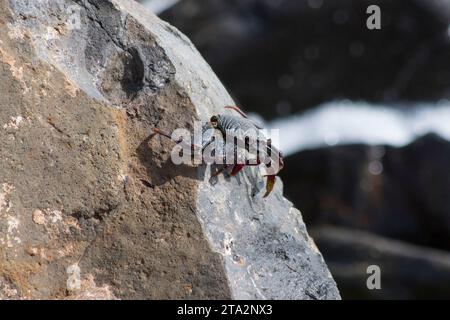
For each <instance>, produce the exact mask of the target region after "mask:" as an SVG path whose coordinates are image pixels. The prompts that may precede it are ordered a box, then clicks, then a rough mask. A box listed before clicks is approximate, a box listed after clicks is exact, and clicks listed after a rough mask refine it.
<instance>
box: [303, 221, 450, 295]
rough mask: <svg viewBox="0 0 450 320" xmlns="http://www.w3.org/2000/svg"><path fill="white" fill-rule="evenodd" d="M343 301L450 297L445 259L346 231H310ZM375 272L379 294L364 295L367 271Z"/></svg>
mask: <svg viewBox="0 0 450 320" xmlns="http://www.w3.org/2000/svg"><path fill="white" fill-rule="evenodd" d="M311 234H312V236H313V237H314V239H315V240H316V243H317V245H318V246H319V247H320V250H321V251H322V253H323V255H324V256H325V259H326V261H327V263H328V266H329V267H330V270H331V272H332V274H333V277H334V278H335V279H336V282H337V283H338V284H339V290H340V292H341V294H342V295H343V296H344V297H346V298H347V299H443V298H448V297H450V286H449V285H448V284H449V283H450V253H448V252H446V251H440V250H435V249H429V248H424V247H419V246H413V245H410V244H407V243H405V242H400V241H395V240H391V239H389V238H384V237H380V236H376V235H373V234H370V233H366V232H361V231H355V230H353V229H347V228H337V227H329V226H328V227H321V228H318V229H314V230H311ZM371 265H376V266H379V268H380V275H381V277H380V284H381V289H380V290H377V289H372V290H369V289H368V287H367V278H368V277H369V276H370V275H373V272H371V273H368V272H367V268H368V267H369V266H371Z"/></svg>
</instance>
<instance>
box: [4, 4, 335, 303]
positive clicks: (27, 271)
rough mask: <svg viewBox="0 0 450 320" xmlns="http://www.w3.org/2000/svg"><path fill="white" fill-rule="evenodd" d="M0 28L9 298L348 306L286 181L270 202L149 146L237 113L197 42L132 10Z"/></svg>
mask: <svg viewBox="0 0 450 320" xmlns="http://www.w3.org/2000/svg"><path fill="white" fill-rule="evenodd" d="M0 22H1V25H2V29H1V31H0V106H1V108H0V122H1V128H0V135H1V136H0V144H1V148H0V158H1V161H2V169H1V170H0V298H11V299H15V298H22V299H31V298H69V299H131V298H137V299H152V298H153V299H156V298H199V299H203V298H213V299H214V298H257V299H264V298H268V299H270V298H286V299H338V298H339V293H338V290H337V288H336V285H335V283H334V280H333V279H332V276H331V274H330V273H329V271H328V269H327V266H326V264H325V262H324V261H323V259H322V256H321V254H320V253H319V251H318V250H317V249H316V247H315V245H314V243H313V241H312V240H311V238H309V236H308V234H307V232H306V228H305V225H304V223H303V221H302V217H301V214H300V212H299V211H298V210H296V209H295V208H293V207H292V204H291V203H290V202H288V201H287V200H285V199H284V198H283V197H282V186H281V181H279V182H278V183H277V185H276V189H275V191H274V192H273V194H272V195H271V196H270V197H269V198H267V199H262V195H261V193H258V192H257V191H258V190H259V188H261V186H262V184H263V183H264V182H263V180H262V178H261V175H260V173H259V172H257V171H256V170H254V169H253V170H250V169H248V170H245V171H244V172H243V173H241V174H239V175H238V177H236V178H228V177H219V179H218V180H217V181H211V180H210V179H209V175H210V171H209V170H207V168H204V167H201V168H196V167H194V166H189V165H185V166H176V165H174V164H173V163H172V162H171V160H170V151H171V148H172V146H173V143H172V142H170V141H167V140H163V139H161V138H160V137H156V138H154V139H150V138H149V134H150V129H151V128H152V127H155V126H157V127H160V128H163V129H165V130H167V131H171V130H173V129H175V128H178V127H185V128H188V129H189V128H192V125H193V122H194V120H195V119H202V120H205V119H208V118H209V117H210V116H211V115H212V114H214V113H218V112H222V110H223V109H222V107H223V106H225V105H227V104H232V103H233V101H232V100H231V98H230V96H229V95H228V93H227V92H226V90H225V89H224V88H223V86H222V85H221V83H220V82H219V81H218V79H217V78H216V76H215V75H214V73H213V72H212V71H211V69H210V67H209V66H208V65H207V64H206V63H205V62H204V60H203V59H202V58H201V57H200V55H199V54H198V52H197V51H196V49H195V48H194V47H193V46H192V44H191V42H190V41H189V40H188V39H187V38H186V37H185V36H183V35H182V34H180V33H179V32H178V31H177V30H176V29H174V28H173V27H171V26H170V25H169V24H167V23H164V22H162V21H161V20H159V19H158V18H156V17H155V16H154V15H152V14H151V13H150V12H148V11H146V10H144V9H143V7H141V6H140V5H138V4H137V3H135V2H133V1H125V0H115V1H104V0H101V1H100V0H99V1H94V0H90V1H81V0H80V1H69V0H57V1H54V0H52V1H50V0H49V1H19V0H13V1H7V0H2V1H0ZM255 190H256V191H255Z"/></svg>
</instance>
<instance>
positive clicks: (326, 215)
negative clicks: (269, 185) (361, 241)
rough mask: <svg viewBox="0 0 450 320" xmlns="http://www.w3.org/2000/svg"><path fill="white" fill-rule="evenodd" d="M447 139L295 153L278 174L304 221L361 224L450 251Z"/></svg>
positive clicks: (449, 154) (449, 155)
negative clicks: (402, 145)
mask: <svg viewBox="0 0 450 320" xmlns="http://www.w3.org/2000/svg"><path fill="white" fill-rule="evenodd" d="M449 160H450V143H449V142H448V141H446V140H443V139H441V138H439V137H438V136H435V135H427V136H425V137H423V138H421V139H419V140H417V141H415V142H414V143H412V144H410V145H408V146H406V147H403V148H393V147H383V146H367V145H347V146H336V147H330V148H322V149H315V150H308V151H303V152H300V153H298V154H296V155H293V156H291V157H288V158H287V159H286V167H285V169H284V170H283V171H282V177H283V181H284V192H285V194H286V196H287V197H288V198H289V199H290V200H292V201H293V202H294V203H296V204H297V205H298V206H299V207H301V208H302V209H303V212H304V218H305V220H306V221H307V223H308V224H316V225H317V224H335V225H340V226H346V227H351V228H358V229H363V230H367V231H371V232H374V233H378V234H381V235H384V236H388V237H393V238H397V239H401V240H405V241H410V242H412V243H416V244H421V245H428V246H432V247H436V248H441V249H446V250H450V215H449V212H450V197H449V190H450V171H448V170H445V169H444V168H445V167H446V166H448V164H449Z"/></svg>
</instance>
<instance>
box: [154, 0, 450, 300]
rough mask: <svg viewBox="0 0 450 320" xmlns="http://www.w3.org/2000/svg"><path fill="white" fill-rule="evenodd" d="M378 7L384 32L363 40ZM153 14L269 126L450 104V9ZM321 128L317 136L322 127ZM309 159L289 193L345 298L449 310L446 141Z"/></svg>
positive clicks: (439, 4) (346, 5)
mask: <svg viewBox="0 0 450 320" xmlns="http://www.w3.org/2000/svg"><path fill="white" fill-rule="evenodd" d="M148 2H153V3H156V2H158V1H155V0H149V1H148ZM169 2H170V3H169ZM373 4H375V5H379V6H380V8H381V12H382V19H381V20H382V29H381V30H376V31H369V30H368V29H367V28H366V19H367V17H368V14H367V13H366V9H367V7H368V6H369V5H373ZM154 8H158V10H160V16H161V17H162V18H163V19H164V20H167V21H169V22H170V23H171V24H173V25H175V26H176V27H178V28H179V29H180V30H181V31H183V32H184V33H186V34H187V35H188V36H189V37H190V38H191V39H192V41H193V42H194V44H195V45H196V46H197V48H198V49H199V50H200V52H201V53H202V54H203V56H204V57H205V58H206V60H207V61H208V62H209V63H210V64H211V66H212V68H213V70H214V71H215V72H216V73H217V74H218V76H219V77H220V78H221V79H222V81H223V82H224V83H225V85H226V86H227V87H228V88H229V89H230V91H231V93H232V94H233V95H234V97H235V98H236V100H237V101H238V102H239V103H240V104H241V105H242V106H244V108H245V109H246V110H249V111H253V112H256V113H259V114H260V115H262V116H263V117H264V118H265V119H266V120H267V121H270V122H272V121H273V120H275V119H289V116H291V115H295V114H297V115H298V114H300V113H303V112H304V111H305V110H313V109H314V110H317V106H319V105H320V104H321V103H323V102H329V101H335V100H342V99H350V100H352V101H368V102H376V104H375V105H374V106H373V107H374V108H377V105H379V104H383V105H387V106H390V107H391V108H395V109H396V110H399V109H400V108H401V109H402V110H404V109H408V110H411V112H415V111H414V110H415V107H417V105H418V104H419V103H422V102H424V101H428V102H430V104H431V105H438V104H437V102H438V101H441V102H442V101H447V100H446V99H449V98H450V68H449V67H450V66H449V61H450V59H449V58H450V29H449V25H450V1H449V0H405V1H389V0H370V1H369V0H334V1H331V0H330V1H323V0H298V1H289V0H229V1H223V0H180V1H178V2H177V3H176V4H175V3H174V1H168V2H166V8H162V7H157V6H155V7H154ZM447 114H448V113H447ZM405 117H407V114H406V113H405ZM305 119H306V118H305ZM305 119H304V120H305ZM378 120H379V121H378V122H381V123H382V122H383V118H382V117H380V119H378ZM405 120H407V119H405ZM424 122H427V120H426V119H424ZM442 122H443V123H444V124H445V123H450V118H447V117H442ZM313 124H314V123H312V122H311V123H310V127H311V134H312V135H314V134H316V135H317V132H315V131H318V130H322V129H321V128H322V127H323V126H320V127H317V128H315V127H314V125H313ZM305 126H306V127H308V126H307V125H305ZM398 126H399V130H403V129H408V130H409V131H414V130H415V129H417V128H416V127H415V126H414V125H412V124H411V123H409V122H408V121H405V122H404V123H402V122H401V121H400V122H399V124H398ZM408 126H410V127H408ZM411 126H414V128H412V127H411ZM343 127H345V125H343ZM441 127H442V126H441ZM349 130H350V131H351V130H352V127H351V126H350V124H348V128H347V131H349ZM367 130H368V131H369V130H374V128H373V127H370V128H369V127H368V128H367ZM377 130H379V131H382V132H383V131H385V130H386V132H385V135H386V136H388V135H389V134H392V133H391V132H389V130H387V127H386V126H385V127H383V126H380V127H379V128H377ZM298 133H299V131H296V130H292V134H298ZM281 138H283V137H281ZM392 139H394V137H392ZM308 148H309V149H310V150H307V151H299V152H297V153H296V154H295V155H292V156H289V157H287V159H286V167H285V169H284V170H283V171H282V174H281V176H282V178H283V181H284V184H285V185H284V191H285V194H286V195H287V197H288V198H290V199H291V201H293V202H294V203H295V205H296V206H297V207H299V208H300V209H301V210H302V213H303V215H304V217H305V220H306V221H307V223H309V225H311V224H313V225H315V226H316V227H317V228H318V229H316V231H317V232H315V233H314V234H315V238H316V240H317V243H318V246H319V248H320V249H321V251H322V252H323V253H324V256H325V258H326V261H327V262H328V264H329V265H330V268H331V271H332V273H333V275H334V276H335V278H336V281H337V283H338V287H339V288H340V290H341V293H342V297H343V298H344V299H345V298H387V299H392V298H450V292H449V290H448V286H446V284H448V283H449V281H448V280H449V257H448V251H449V250H450V200H448V198H449V197H448V195H449V194H450V176H449V168H448V167H449V165H448V164H449V163H450V144H449V142H448V141H447V140H444V139H442V138H440V137H439V136H436V135H426V136H424V137H422V138H418V139H417V141H415V142H412V143H411V144H409V145H407V146H403V147H395V148H394V147H392V146H378V145H373V144H371V143H370V142H369V141H367V142H366V143H365V142H364V141H363V142H362V143H361V144H357V145H345V146H344V145H339V143H338V145H336V146H330V147H324V146H322V145H320V146H319V145H317V146H316V147H314V146H312V147H311V146H307V147H305V146H304V145H303V146H299V150H304V149H308ZM329 225H334V226H335V227H333V229H330V228H328V227H327V228H326V229H322V227H323V226H329ZM337 226H341V227H337ZM342 227H343V228H342ZM361 230H364V233H361ZM366 232H367V233H366ZM375 234H378V235H379V236H378V235H375ZM391 238H395V239H399V240H402V241H403V242H402V243H400V242H397V241H396V240H391ZM412 244H413V245H412ZM416 245H420V246H421V247H420V248H419V247H416ZM437 249H440V250H446V251H437ZM370 264H379V265H380V267H381V271H382V288H383V289H382V290H379V291H376V290H375V291H369V290H368V289H367V288H366V286H365V284H366V279H367V276H368V275H367V274H366V272H365V268H366V267H367V265H370ZM362 267H364V269H362Z"/></svg>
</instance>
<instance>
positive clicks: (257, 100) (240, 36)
mask: <svg viewBox="0 0 450 320" xmlns="http://www.w3.org/2000/svg"><path fill="white" fill-rule="evenodd" d="M370 5H378V6H379V7H380V8H381V23H382V28H381V30H375V31H369V30H368V29H367V28H366V20H367V18H368V16H369V15H368V14H367V13H366V9H367V7H368V6H370ZM448 7H449V2H448V1H446V0H433V1H429V0H405V1H390V0H359V1H356V0H334V1H311V0H296V1H291V0H277V1H273V0H230V1H222V0H208V1H204V0H183V1H180V2H179V3H177V4H176V5H175V6H173V7H172V8H170V9H169V10H167V11H166V12H164V13H163V14H162V17H163V19H165V20H167V21H168V22H170V23H172V24H173V25H175V26H176V27H177V28H179V29H180V30H181V31H183V32H184V33H186V34H187V35H188V36H189V37H190V38H191V39H192V41H193V42H194V44H195V45H196V46H197V47H198V49H199V50H200V52H201V53H202V54H204V56H205V59H206V61H208V62H209V63H210V64H211V66H212V67H213V68H214V70H216V72H217V73H218V75H219V76H220V78H221V79H223V81H224V83H225V84H226V86H227V87H228V88H230V91H231V92H232V94H233V95H235V96H236V98H237V99H238V100H239V103H241V104H242V105H245V106H247V108H251V110H252V111H255V112H258V113H260V114H261V115H263V116H264V117H266V118H267V119H271V118H273V117H274V116H284V115H287V114H289V113H290V112H298V111H303V110H305V109H308V108H312V107H314V106H316V105H318V104H320V103H322V102H325V101H329V100H332V99H342V98H348V99H363V100H369V101H377V102H381V101H382V102H389V103H391V104H392V103H393V102H399V101H400V102H403V101H423V100H435V99H442V98H449V97H450V92H449V90H448V88H449V86H450V73H449V71H448V70H449V68H448V56H449V52H450V38H449V37H448V25H449V23H450V13H449V12H450V11H449V9H448ZM262 92H263V93H264V94H262Z"/></svg>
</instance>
